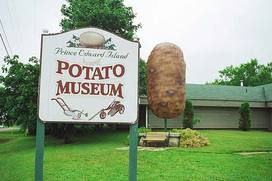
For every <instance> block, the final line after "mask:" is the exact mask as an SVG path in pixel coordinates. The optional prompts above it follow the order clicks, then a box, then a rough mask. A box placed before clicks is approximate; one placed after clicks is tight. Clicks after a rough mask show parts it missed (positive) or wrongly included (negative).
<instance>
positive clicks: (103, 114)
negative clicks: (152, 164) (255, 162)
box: [35, 28, 139, 181]
mask: <svg viewBox="0 0 272 181" xmlns="http://www.w3.org/2000/svg"><path fill="white" fill-rule="evenodd" d="M41 42H42V43H41V75H40V90H39V119H40V120H41V121H40V120H38V121H37V136H36V162H35V164H36V166H35V180H36V181H40V180H43V151H44V123H47V122H51V123H52V122H57V123H74V124H76V123H88V124H93V123H101V124H104V123H118V124H120V123H122V124H129V125H130V148H129V153H130V156H129V179H130V180H131V181H134V180H136V178H137V143H138V141H137V140H138V136H137V127H138V124H137V121H138V60H139V43H138V42H132V41H128V40H125V39H123V38H121V37H119V36H117V35H115V34H112V33H110V32H107V31H104V30H101V29H98V28H84V29H77V30H73V31H69V32H65V33H59V34H44V35H42V41H41Z"/></svg>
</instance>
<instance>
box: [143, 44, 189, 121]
mask: <svg viewBox="0 0 272 181" xmlns="http://www.w3.org/2000/svg"><path fill="white" fill-rule="evenodd" d="M185 69H186V65H185V62H184V60H183V53H182V51H181V49H180V48H179V47H178V46H176V45H175V44H172V43H160V44H158V45H157V46H155V47H154V49H153V50H152V52H151V54H150V55H149V57H148V61H147V95H148V103H149V105H150V108H151V110H152V112H153V113H154V114H155V115H156V116H158V117H160V118H165V119H167V118H175V117H177V116H179V115H180V114H181V113H182V112H183V110H184V102H185V71H186V70H185Z"/></svg>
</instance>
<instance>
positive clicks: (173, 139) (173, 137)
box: [169, 133, 181, 147]
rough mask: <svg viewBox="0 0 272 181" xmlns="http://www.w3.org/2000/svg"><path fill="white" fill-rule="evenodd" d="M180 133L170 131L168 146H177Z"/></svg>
mask: <svg viewBox="0 0 272 181" xmlns="http://www.w3.org/2000/svg"><path fill="white" fill-rule="evenodd" d="M180 139H181V135H180V133H170V135H169V147H179V145H180Z"/></svg>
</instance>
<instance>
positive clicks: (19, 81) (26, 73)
mask: <svg viewBox="0 0 272 181" xmlns="http://www.w3.org/2000/svg"><path fill="white" fill-rule="evenodd" d="M2 71H3V73H4V75H1V76H0V84H2V85H3V87H1V88H0V97H1V98H0V103H1V107H0V114H1V118H2V120H4V123H5V124H8V125H12V124H17V125H21V126H22V128H23V129H24V130H26V131H27V133H28V134H30V135H33V134H35V130H36V121H37V97H38V79H39V71H40V66H39V63H38V59H37V58H36V57H32V58H30V59H29V63H27V64H24V63H21V62H20V61H19V56H17V55H15V56H14V57H12V58H11V57H9V56H7V57H5V58H4V65H3V67H2Z"/></svg>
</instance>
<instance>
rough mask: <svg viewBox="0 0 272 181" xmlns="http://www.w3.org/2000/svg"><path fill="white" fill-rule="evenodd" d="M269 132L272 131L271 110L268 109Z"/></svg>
mask: <svg viewBox="0 0 272 181" xmlns="http://www.w3.org/2000/svg"><path fill="white" fill-rule="evenodd" d="M268 129H269V131H272V109H270V120H269V127H268Z"/></svg>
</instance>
